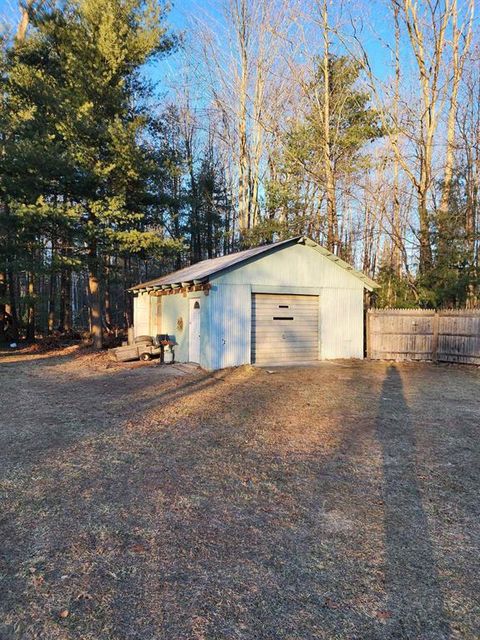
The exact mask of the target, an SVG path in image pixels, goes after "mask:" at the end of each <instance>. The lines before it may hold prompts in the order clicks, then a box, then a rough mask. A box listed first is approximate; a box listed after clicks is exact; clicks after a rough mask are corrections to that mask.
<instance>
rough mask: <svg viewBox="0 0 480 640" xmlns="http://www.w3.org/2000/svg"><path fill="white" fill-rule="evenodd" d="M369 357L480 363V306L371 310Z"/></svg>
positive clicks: (368, 320)
mask: <svg viewBox="0 0 480 640" xmlns="http://www.w3.org/2000/svg"><path fill="white" fill-rule="evenodd" d="M367 337H368V339H367V356H368V357H369V358H370V359H372V360H433V361H438V362H461V363H467V364H468V363H470V364H477V365H478V364H480V309H465V310H461V309H455V310H451V309H449V310H445V311H434V310H431V309H370V310H369V311H368V313H367Z"/></svg>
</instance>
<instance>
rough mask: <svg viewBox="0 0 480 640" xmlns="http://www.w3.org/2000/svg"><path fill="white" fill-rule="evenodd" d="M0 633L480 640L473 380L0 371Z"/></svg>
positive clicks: (477, 395) (421, 370)
mask: <svg viewBox="0 0 480 640" xmlns="http://www.w3.org/2000/svg"><path fill="white" fill-rule="evenodd" d="M0 384H1V387H0V389H1V406H2V412H1V417H0V500H1V507H0V542H1V544H0V639H1V640H9V639H13V638H21V639H22V640H23V639H25V640H30V639H33V638H42V639H48V640H50V639H51V640H67V639H68V640H73V639H76V640H111V639H115V640H134V639H135V640H137V639H138V640H154V639H155V640H163V639H164V640H177V639H178V640H189V639H192V640H214V639H215V640H217V639H219V640H220V639H225V640H234V639H245V640H251V639H260V640H267V639H268V640H308V639H310V638H312V639H313V638H319V639H328V640H336V639H349V640H351V639H365V640H375V639H387V638H388V639H392V640H393V639H395V640H396V639H403V638H409V639H415V640H434V639H440V638H442V639H443V638H445V639H446V638H452V639H456V638H462V639H473V638H475V639H478V638H480V601H479V597H480V596H479V594H480V584H479V575H480V566H479V557H480V554H479V537H480V525H479V523H480V518H479V516H480V514H479V511H480V500H479V475H480V474H479V461H480V455H479V453H480V452H479V449H480V371H479V370H477V369H475V368H468V367H451V366H450V367H448V366H433V365H422V364H415V365H414V364H412V365H395V364H388V363H369V362H357V363H346V362H335V363H320V364H319V365H318V366H316V367H309V368H302V367H296V368H287V369H276V370H274V373H268V372H267V371H266V370H262V369H254V368H251V367H245V368H240V369H237V370H229V371H223V372H217V373H214V374H207V373H205V372H202V371H200V370H195V369H193V368H191V367H190V368H189V367H179V368H177V369H174V368H169V367H158V366H156V365H152V364H149V365H142V366H132V365H130V366H125V365H124V366H111V365H109V364H108V361H107V360H106V358H105V357H104V356H87V355H81V356H79V355H78V354H77V353H76V352H75V350H74V349H73V348H72V349H67V350H65V351H64V352H60V353H56V354H54V355H53V356H51V355H50V354H48V353H46V354H43V353H37V354H36V353H30V354H29V355H15V356H12V355H10V356H8V357H7V356H4V357H3V358H1V360H0Z"/></svg>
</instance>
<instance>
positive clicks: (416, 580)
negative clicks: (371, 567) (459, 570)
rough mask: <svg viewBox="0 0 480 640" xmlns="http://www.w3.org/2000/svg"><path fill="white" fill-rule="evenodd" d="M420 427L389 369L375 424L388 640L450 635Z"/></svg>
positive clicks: (392, 368) (394, 371) (398, 380)
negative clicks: (423, 476)
mask: <svg viewBox="0 0 480 640" xmlns="http://www.w3.org/2000/svg"><path fill="white" fill-rule="evenodd" d="M415 429H416V425H415V423H414V420H413V419H412V415H411V412H410V410H409V407H408V404H407V401H406V399H405V394H404V389H403V384H402V380H401V377H400V374H399V372H398V369H397V368H396V367H395V365H391V366H390V367H389V368H388V369H387V375H386V377H385V380H384V382H383V386H382V391H381V394H380V401H379V410H378V416H377V424H376V435H377V439H378V441H379V443H380V445H381V448H382V457H383V475H384V489H383V494H384V496H383V498H384V513H385V516H384V518H385V519H384V531H385V534H384V535H385V556H386V557H385V564H386V567H385V582H386V585H385V587H386V591H387V594H388V595H387V608H388V613H387V615H389V616H391V617H390V618H389V620H388V622H387V625H386V626H387V629H388V631H387V634H386V637H391V638H424V639H426V638H428V639H433V638H435V639H440V638H442V639H443V638H449V637H450V626H449V621H448V618H447V615H446V612H445V606H444V598H443V594H442V587H441V583H440V577H439V574H438V571H437V567H436V560H435V553H434V545H433V541H432V537H431V535H430V531H429V523H428V517H427V514H426V512H425V508H424V504H423V497H422V490H421V486H420V483H419V478H418V474H417V460H416V434H415Z"/></svg>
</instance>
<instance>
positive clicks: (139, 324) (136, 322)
mask: <svg viewBox="0 0 480 640" xmlns="http://www.w3.org/2000/svg"><path fill="white" fill-rule="evenodd" d="M133 326H134V335H135V337H136V336H149V335H150V296H149V295H148V293H139V294H138V295H137V296H135V298H134V299H133Z"/></svg>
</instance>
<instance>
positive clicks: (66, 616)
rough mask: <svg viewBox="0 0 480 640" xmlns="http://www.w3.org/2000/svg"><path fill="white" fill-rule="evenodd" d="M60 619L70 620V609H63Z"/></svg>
mask: <svg viewBox="0 0 480 640" xmlns="http://www.w3.org/2000/svg"><path fill="white" fill-rule="evenodd" d="M58 615H59V616H60V618H68V616H69V615H70V611H69V610H68V609H62V610H61V611H60V612H59V614H58Z"/></svg>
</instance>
